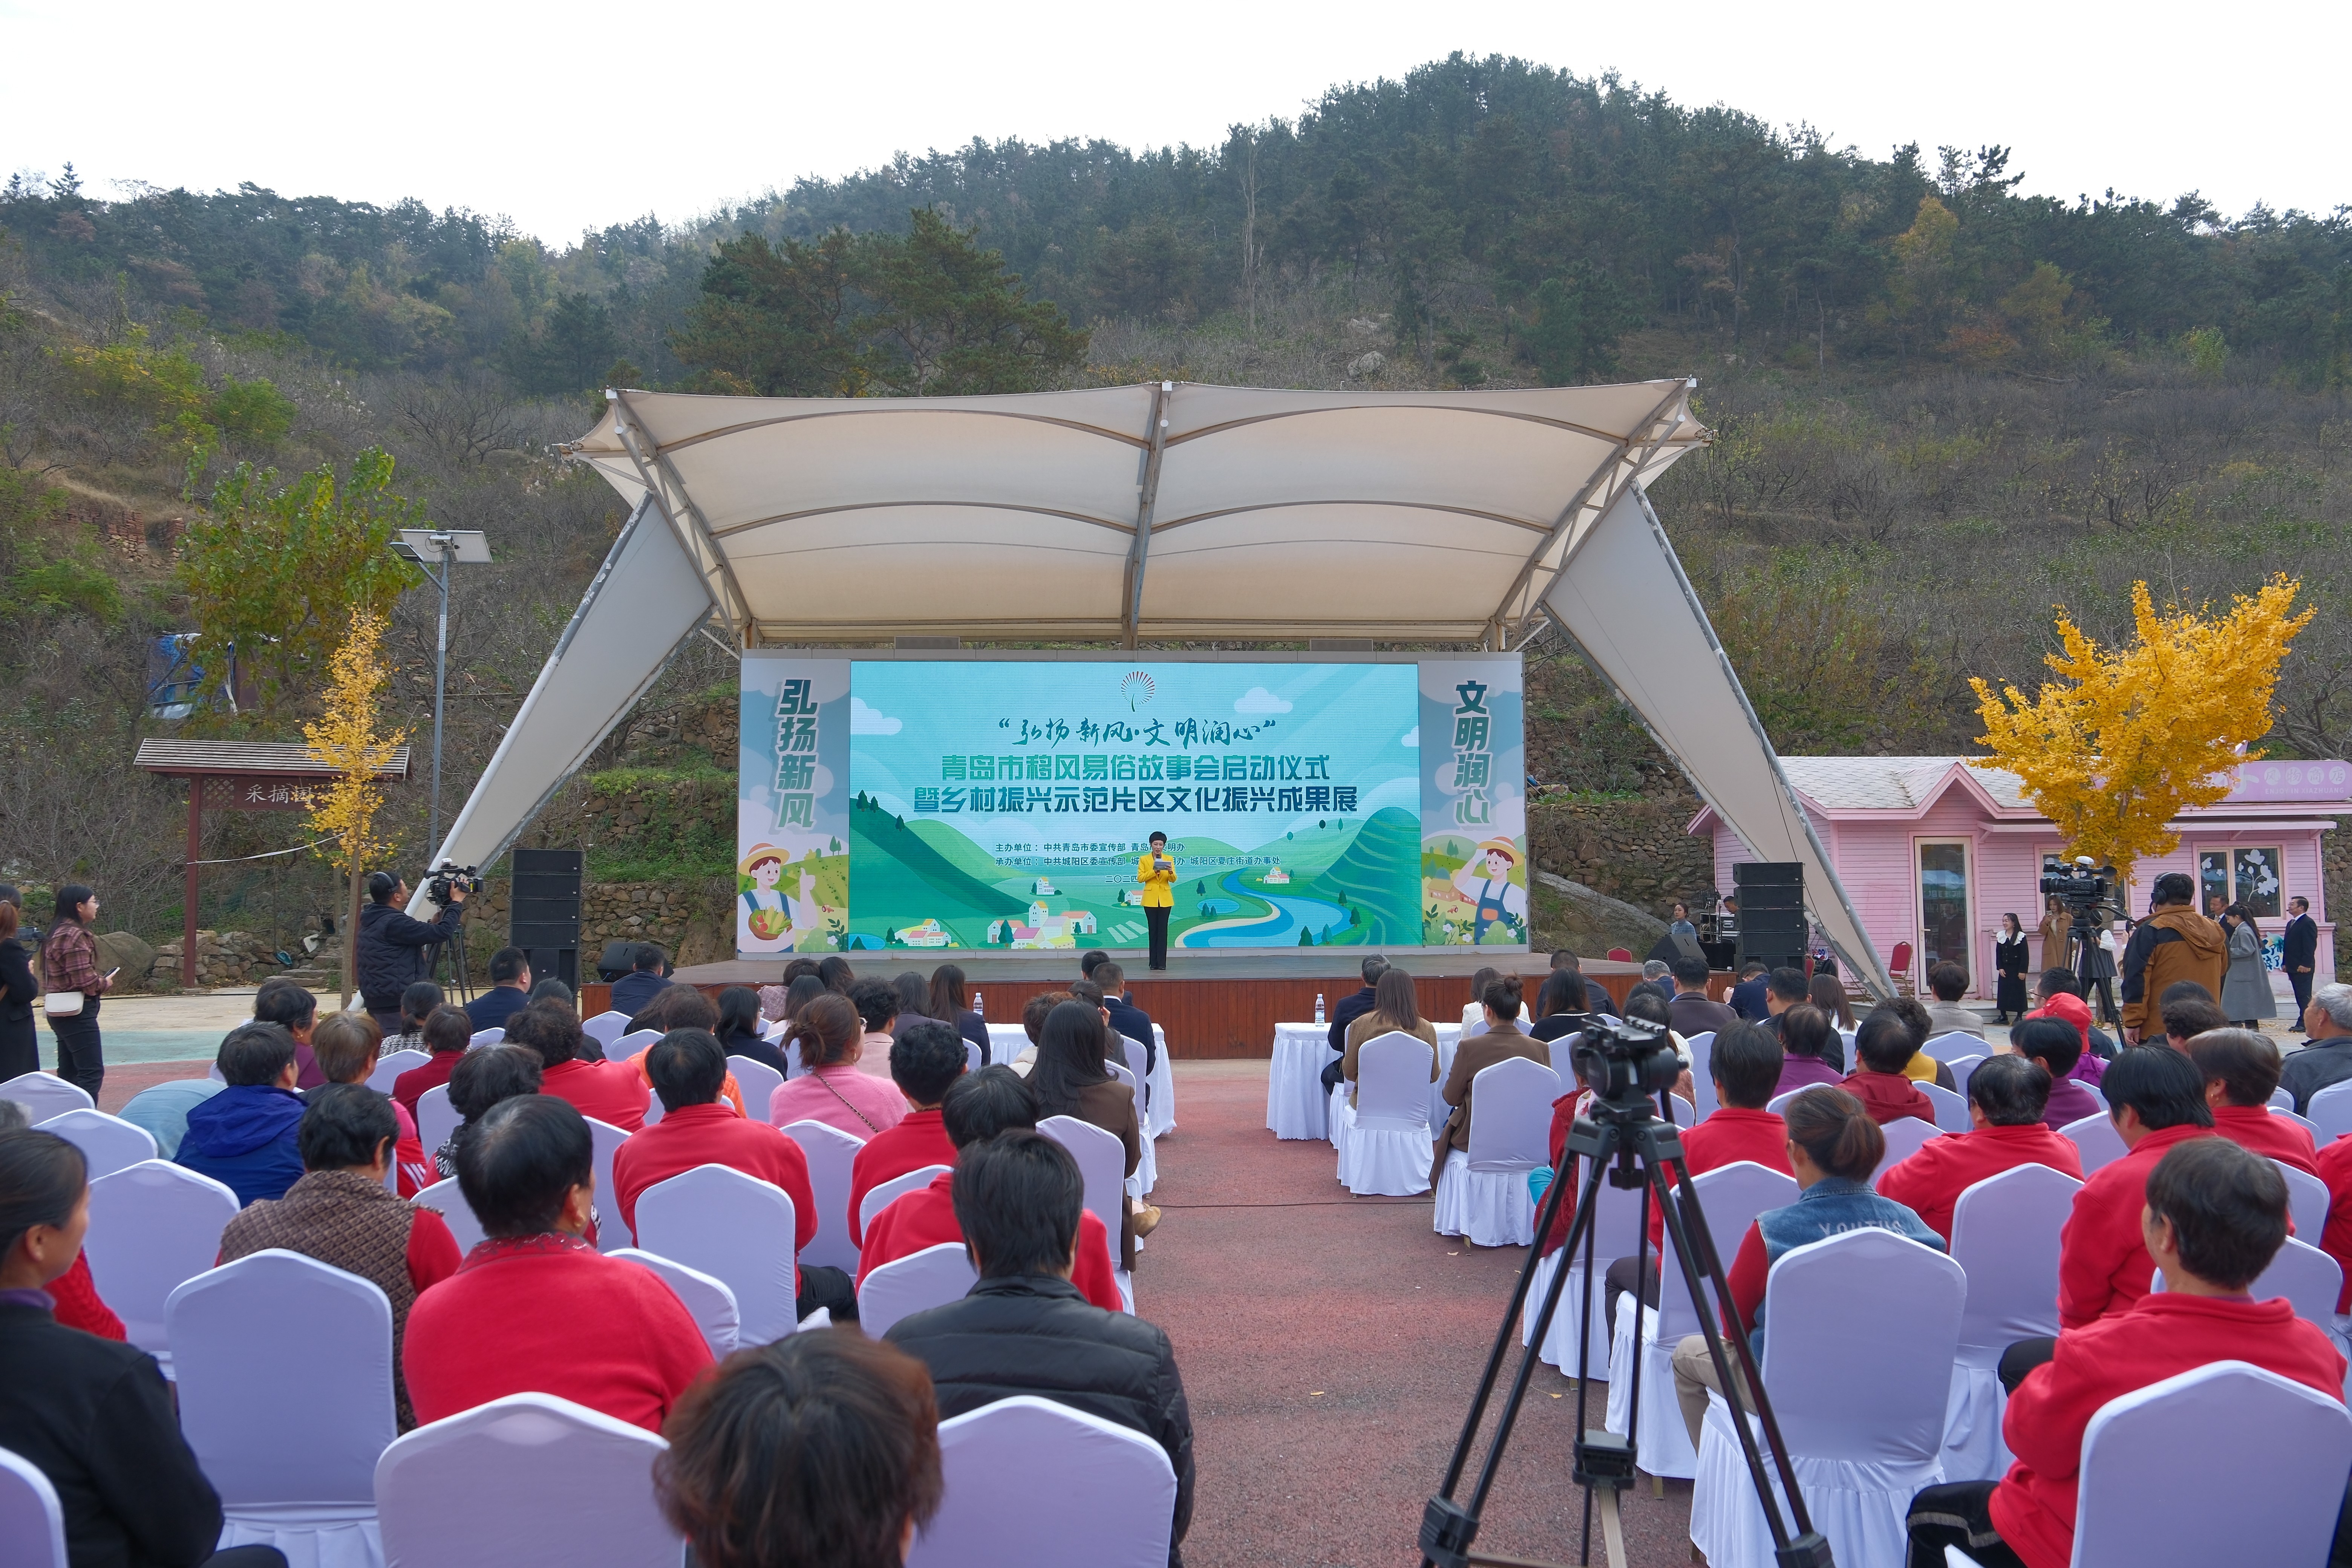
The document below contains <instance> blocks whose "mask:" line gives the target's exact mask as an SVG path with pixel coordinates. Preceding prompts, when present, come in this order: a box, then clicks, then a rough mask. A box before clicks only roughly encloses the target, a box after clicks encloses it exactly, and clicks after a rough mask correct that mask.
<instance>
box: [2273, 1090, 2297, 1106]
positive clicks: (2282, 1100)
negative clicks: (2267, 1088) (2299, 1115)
mask: <svg viewBox="0 0 2352 1568" xmlns="http://www.w3.org/2000/svg"><path fill="white" fill-rule="evenodd" d="M2269 1103H2270V1104H2271V1105H2273V1106H2274V1107H2276V1108H2277V1109H2279V1110H2294V1090H2293V1089H2273V1090H2271V1098H2270V1100H2269Z"/></svg>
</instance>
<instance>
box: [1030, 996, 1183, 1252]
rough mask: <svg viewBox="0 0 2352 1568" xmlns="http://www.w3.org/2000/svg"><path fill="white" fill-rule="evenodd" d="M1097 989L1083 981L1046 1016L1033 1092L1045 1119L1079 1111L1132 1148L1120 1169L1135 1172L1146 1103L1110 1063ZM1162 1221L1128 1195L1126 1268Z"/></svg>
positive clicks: (1121, 1246)
mask: <svg viewBox="0 0 2352 1568" xmlns="http://www.w3.org/2000/svg"><path fill="white" fill-rule="evenodd" d="M1096 967H1097V969H1099V968H1100V967H1101V966H1100V965H1099V964H1098V965H1097V966H1096ZM1094 989H1095V985H1094V982H1092V981H1090V980H1081V981H1079V982H1078V983H1077V985H1076V988H1075V990H1076V994H1075V995H1073V997H1072V998H1071V1000H1069V1001H1067V1002H1065V1003H1063V1004H1061V1005H1059V1006H1057V1007H1055V1009H1054V1010H1053V1011H1052V1012H1051V1013H1048V1014H1047V1015H1046V1016H1045V1027H1044V1028H1042V1029H1040V1030H1039V1031H1038V1032H1037V1060H1036V1063H1035V1065H1034V1066H1033V1067H1032V1068H1030V1069H1029V1092H1030V1093H1031V1094H1033V1095H1034V1096H1035V1097H1036V1100H1037V1118H1038V1120H1039V1121H1044V1120H1045V1118H1046V1117H1048V1116H1071V1117H1076V1119H1077V1120H1078V1121H1087V1122H1091V1123H1093V1124H1094V1125H1095V1126H1097V1127H1099V1128H1101V1129H1102V1130H1103V1131H1106V1132H1108V1133H1109V1134H1110V1135H1111V1136H1112V1137H1114V1138H1117V1139H1118V1142H1119V1147H1120V1149H1121V1150H1123V1151H1124V1152H1125V1154H1126V1159H1125V1162H1124V1163H1123V1165H1122V1166H1121V1169H1120V1174H1121V1175H1127V1176H1132V1175H1133V1174H1135V1171H1136V1167H1137V1166H1138V1165H1139V1164H1140V1163H1142V1161H1143V1121H1142V1108H1141V1107H1140V1106H1139V1105H1137V1104H1136V1102H1135V1091H1134V1090H1133V1089H1129V1088H1128V1087H1127V1085H1125V1084H1123V1083H1121V1082H1119V1081H1118V1079H1115V1078H1113V1077H1112V1076H1111V1075H1110V1069H1109V1068H1108V1066H1106V1065H1105V1064H1107V1063H1108V1061H1109V1060H1110V1047H1111V1038H1112V1036H1111V1032H1110V1023H1109V1021H1108V1019H1106V1018H1105V1017H1104V1016H1103V1012H1102V1006H1101V1004H1100V1003H1099V1002H1098V1001H1096V1000H1094V999H1091V998H1089V997H1088V996H1087V994H1086V993H1087V992H1089V991H1092V990H1094ZM1159 1223H1160V1211H1159V1210H1158V1209H1157V1208H1155V1207H1153V1206H1152V1205H1150V1204H1144V1203H1139V1202H1137V1201H1136V1200H1135V1199H1134V1198H1132V1197H1130V1198H1129V1199H1128V1200H1127V1217H1126V1219H1125V1221H1124V1222H1123V1223H1122V1224H1121V1225H1120V1226H1119V1238H1118V1266H1119V1267H1120V1268H1124V1269H1127V1270H1129V1272H1132V1271H1133V1270H1134V1268H1135V1240H1136V1237H1140V1236H1150V1234H1151V1232H1152V1229H1153V1227H1154V1226H1158V1225H1159Z"/></svg>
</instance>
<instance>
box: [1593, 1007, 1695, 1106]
mask: <svg viewBox="0 0 2352 1568" xmlns="http://www.w3.org/2000/svg"><path fill="white" fill-rule="evenodd" d="M1575 1062H1576V1076H1577V1078H1578V1079H1580V1080H1582V1082H1583V1084H1584V1086H1585V1087H1586V1088H1587V1089H1591V1091H1592V1098H1593V1099H1594V1100H1606V1101H1610V1102H1612V1103H1623V1102H1625V1101H1628V1100H1649V1099H1652V1098H1653V1097H1654V1096H1656V1095H1658V1094H1661V1093H1664V1091H1665V1090H1667V1089H1672V1088H1674V1086H1675V1082H1676V1080H1678V1079H1680V1078H1681V1077H1682V1075H1683V1061H1682V1058H1681V1056H1680V1055H1679V1054H1678V1053H1676V1051H1675V1043H1674V1041H1673V1040H1672V1039H1671V1038H1669V1037H1668V1035H1667V1031H1666V1026H1664V1024H1648V1023H1644V1022H1643V1021H1642V1020H1641V1019H1639V1018H1627V1019H1624V1020H1622V1021H1621V1022H1619V1023H1615V1024H1603V1023H1600V1022H1597V1021H1596V1022H1594V1023H1592V1024H1591V1025H1589V1026H1586V1028H1585V1031H1584V1035H1583V1037H1582V1038H1581V1039H1580V1040H1579V1041H1578V1042H1577V1047H1576V1053H1575Z"/></svg>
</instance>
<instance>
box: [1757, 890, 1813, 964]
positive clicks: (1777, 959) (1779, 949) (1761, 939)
mask: <svg viewBox="0 0 2352 1568" xmlns="http://www.w3.org/2000/svg"><path fill="white" fill-rule="evenodd" d="M1772 890H1773V891H1775V892H1778V891H1780V890H1781V889H1772ZM1809 929H1810V928H1809V927H1808V925H1807V923H1806V921H1805V911H1804V910H1801V909H1791V910H1780V909H1762V910H1751V909H1749V908H1748V900H1747V897H1746V895H1745V893H1743V894H1742V895H1741V898H1740V900H1739V967H1741V968H1745V967H1747V965H1748V962H1749V961H1750V960H1751V959H1752V960H1754V961H1755V962H1757V963H1763V964H1768V965H1769V966H1771V967H1772V968H1775V969H1779V968H1780V967H1782V966H1784V965H1785V966H1787V967H1789V968H1790V969H1802V968H1803V967H1804V966H1805V938H1806V936H1807V934H1808V931H1809Z"/></svg>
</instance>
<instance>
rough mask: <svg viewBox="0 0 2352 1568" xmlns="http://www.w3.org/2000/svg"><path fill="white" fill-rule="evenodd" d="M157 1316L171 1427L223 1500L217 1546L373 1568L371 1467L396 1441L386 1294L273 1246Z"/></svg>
mask: <svg viewBox="0 0 2352 1568" xmlns="http://www.w3.org/2000/svg"><path fill="white" fill-rule="evenodd" d="M164 1321H165V1325H166V1329H167V1331H168V1332H169V1334H170V1337H171V1341H172V1361H173V1370H174V1372H175V1373H176V1374H177V1382H178V1384H179V1401H180V1430H181V1432H182V1433H183V1435H184V1436H186V1438H187V1439H188V1447H190V1448H192V1449H194V1452H195V1456H196V1462H197V1463H198V1464H199V1465H201V1466H202V1467H203V1468H204V1472H205V1479H207V1480H209V1481H211V1482H212V1484H213V1488H214V1489H215V1491H217V1492H219V1493H220V1500H221V1511H222V1516H223V1529H222V1531H221V1538H220V1544H221V1545H222V1546H223V1547H230V1546H274V1547H276V1548H278V1550H279V1551H280V1552H285V1553H286V1555H287V1557H288V1558H289V1560H290V1561H292V1562H295V1563H306V1564H311V1565H313V1568H378V1565H380V1564H381V1563H383V1547H382V1546H381V1544H380V1543H379V1542H378V1538H377V1535H376V1521H375V1463H376V1459H377V1458H378V1457H379V1456H380V1455H382V1454H383V1451H384V1449H385V1448H386V1447H389V1446H390V1445H391V1443H392V1440H393V1438H394V1436H397V1435H398V1428H397V1426H395V1424H394V1418H393V1369H392V1303H391V1302H390V1301H389V1300H386V1299H385V1297H384V1293H383V1290H381V1289H378V1288H377V1286H376V1285H375V1283H374V1281H373V1280H369V1279H361V1278H360V1277H359V1276H358V1275H356V1274H347V1273H345V1272H344V1271H343V1270H341V1269H340V1268H332V1267H331V1266H329V1265H327V1264H324V1263H321V1262H320V1261H319V1260H318V1259H317V1258H306V1257H304V1256H303V1255H302V1254H300V1253H299V1252H289V1251H286V1250H284V1249H283V1248H279V1247H271V1248H269V1249H268V1250H267V1251H263V1252H256V1253H252V1254H250V1255H248V1256H247V1257H244V1258H238V1259H237V1260H236V1262H234V1263H226V1264H223V1265H222V1266H221V1267H220V1268H214V1269H209V1270H207V1271H206V1272H205V1273H202V1274H199V1275H197V1276H196V1277H195V1278H194V1279H190V1280H188V1281H187V1282H186V1283H184V1284H183V1285H181V1286H180V1287H179V1289H175V1290H173V1292H172V1295H171V1300H169V1302H168V1303H166V1305H165V1307H164ZM298 1325H299V1332H300V1336H301V1346H302V1349H301V1353H300V1354H299V1355H289V1354H288V1353H287V1334H288V1332H289V1330H290V1329H293V1328H295V1327H296V1326H298Z"/></svg>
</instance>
